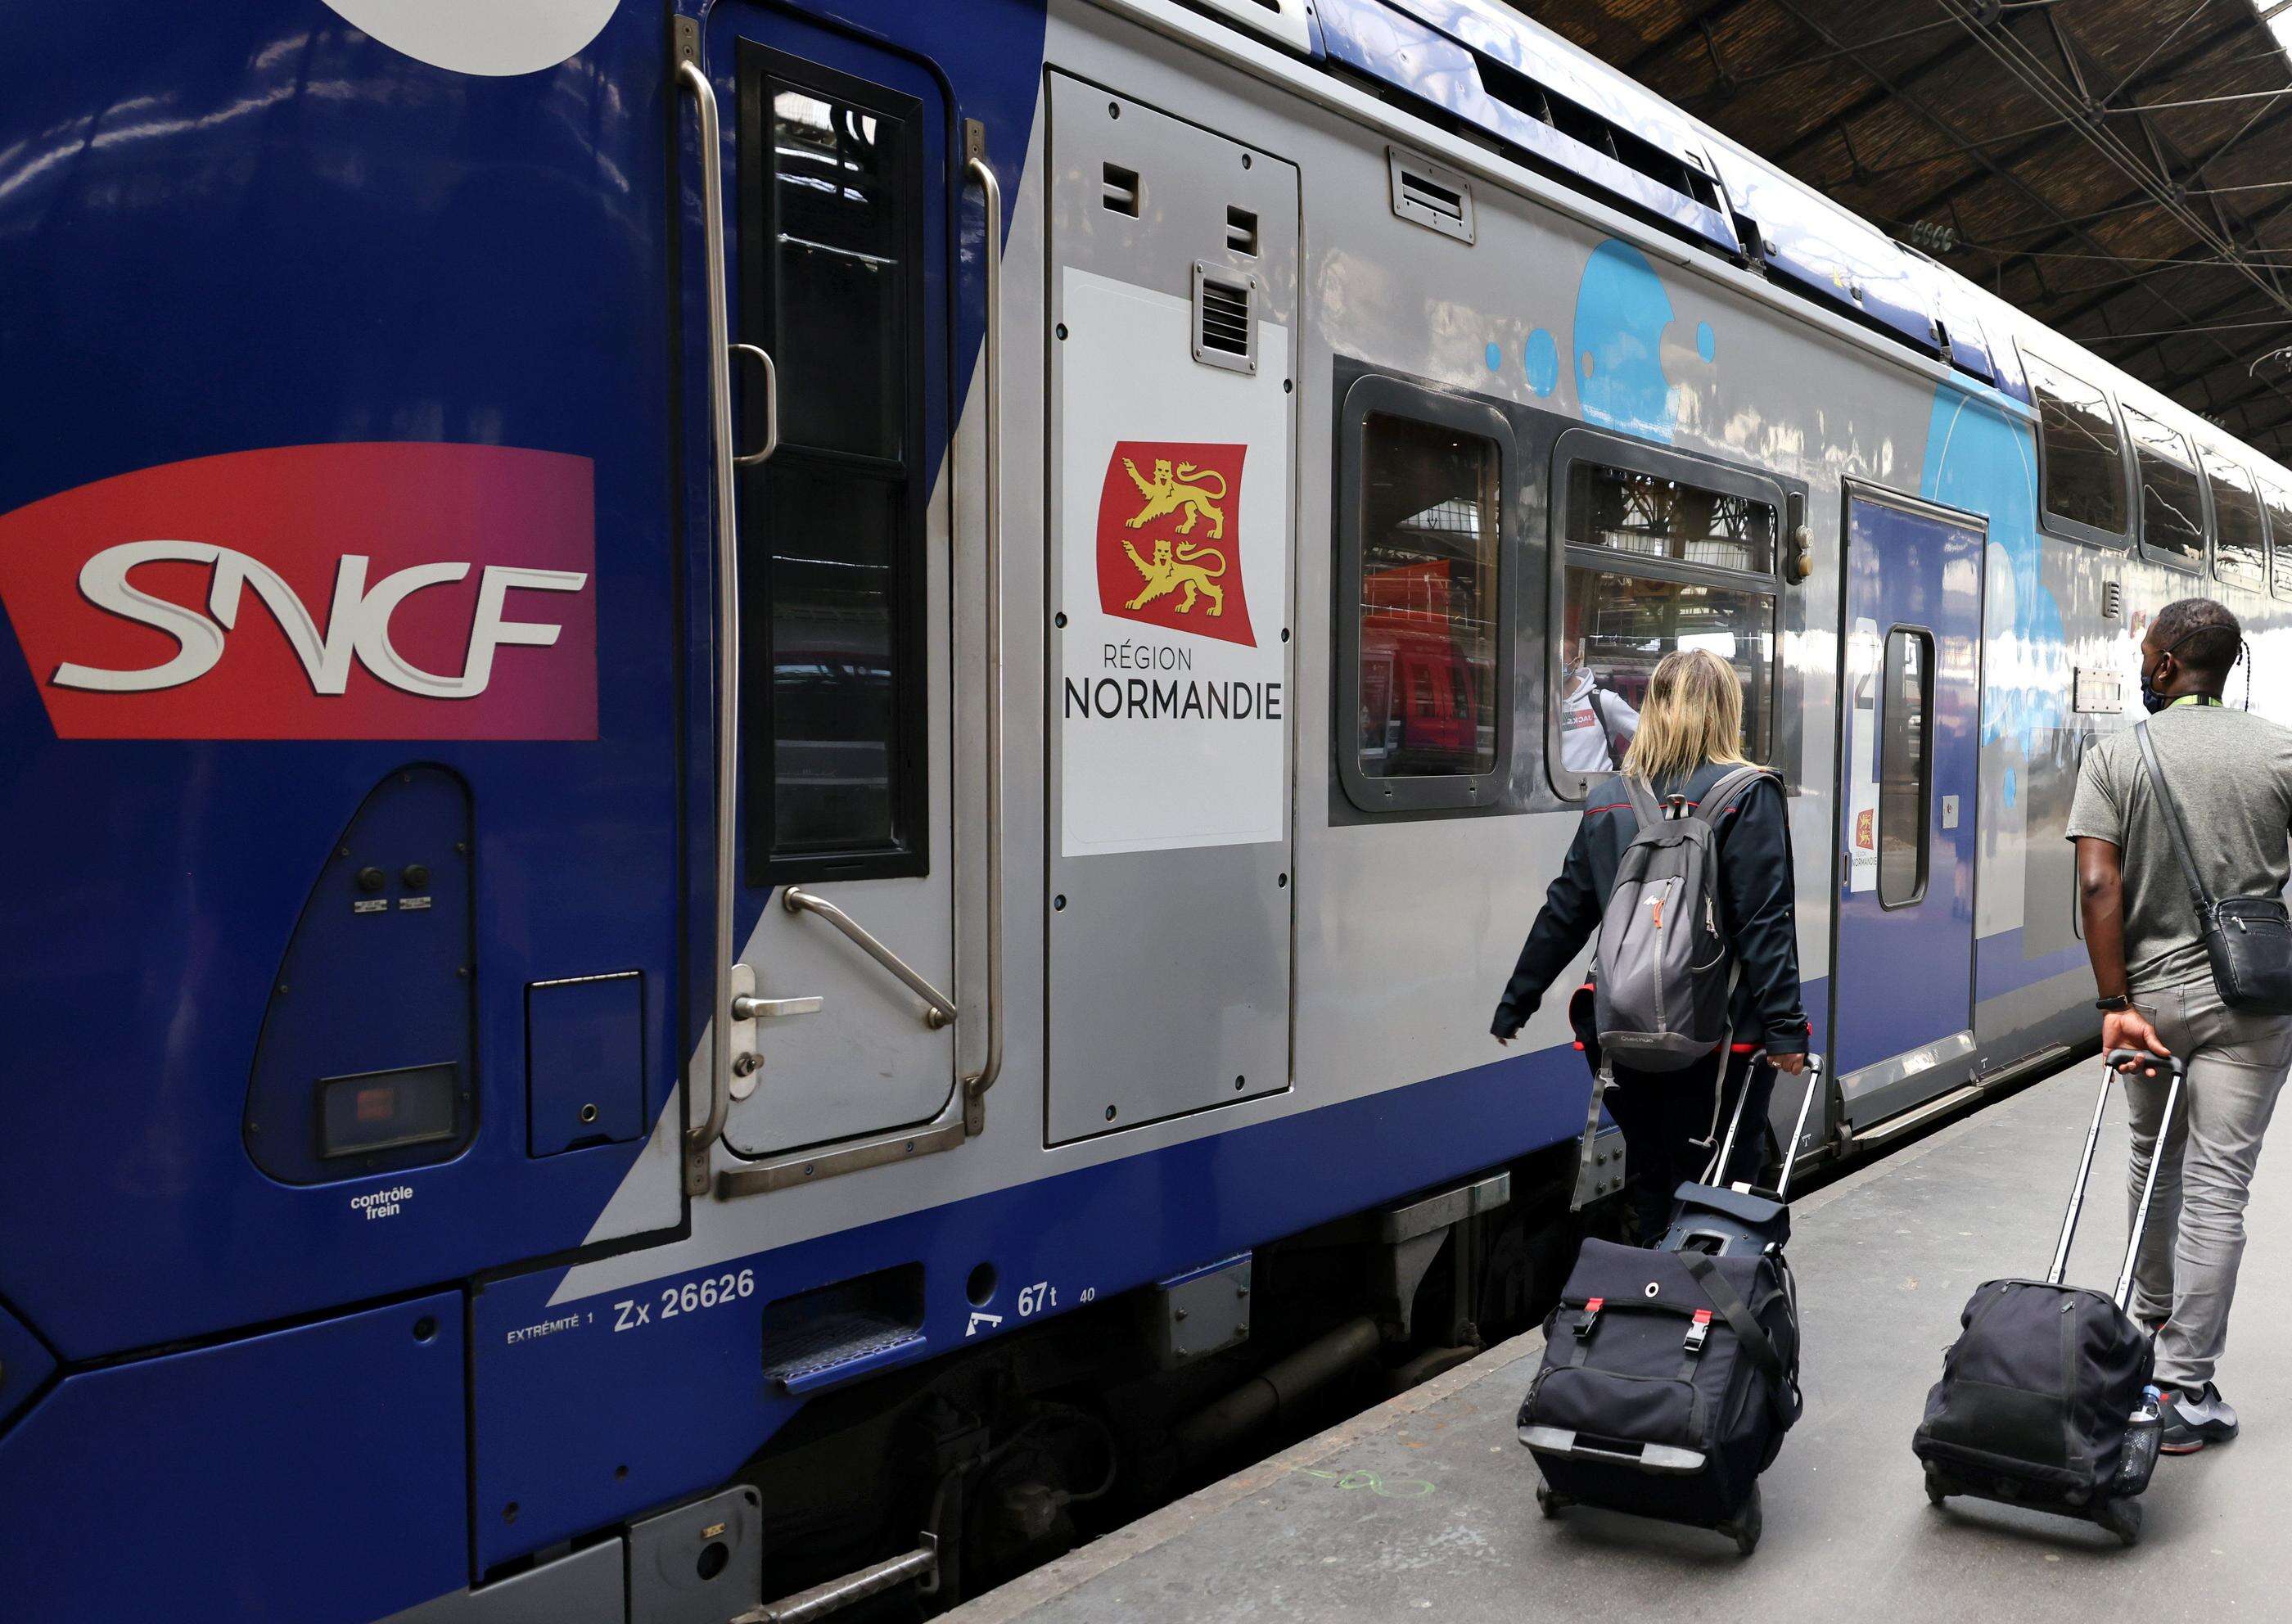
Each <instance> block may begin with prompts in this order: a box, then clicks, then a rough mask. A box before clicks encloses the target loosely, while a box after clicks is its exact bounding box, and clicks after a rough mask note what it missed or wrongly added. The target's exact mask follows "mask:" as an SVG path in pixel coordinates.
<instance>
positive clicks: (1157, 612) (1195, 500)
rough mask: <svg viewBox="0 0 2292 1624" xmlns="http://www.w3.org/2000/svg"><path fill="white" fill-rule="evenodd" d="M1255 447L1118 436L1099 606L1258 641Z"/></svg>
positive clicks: (1110, 464)
mask: <svg viewBox="0 0 2292 1624" xmlns="http://www.w3.org/2000/svg"><path fill="white" fill-rule="evenodd" d="M1248 450H1249V448H1248V447H1247V446H1246V445H1212V444H1207V443H1186V442H1181V441H1176V440H1119V441H1117V442H1116V444H1115V448H1114V450H1113V453H1112V455H1110V456H1109V457H1108V458H1107V459H1106V482H1105V484H1104V486H1103V487H1102V489H1100V491H1099V497H1098V606H1099V608H1100V610H1102V611H1103V612H1104V613H1106V614H1109V615H1114V616H1118V617H1119V618H1123V619H1125V620H1138V621H1142V622H1144V623H1145V624H1146V625H1148V626H1159V627H1160V628H1161V629H1163V630H1164V631H1168V632H1190V633H1192V634H1195V635H1196V636H1199V637H1216V638H1220V639H1223V641H1224V642H1238V643H1240V644H1241V645H1242V646H1244V647H1245V648H1252V649H1254V648H1255V647H1256V646H1257V638H1256V636H1255V634H1253V633H1252V632H1251V630H1250V626H1249V603H1248V601H1247V599H1246V598H1245V597H1244V596H1243V595H1242V585H1241V570H1240V563H1241V547H1242V537H1241V532H1240V527H1239V519H1240V513H1241V459H1242V458H1243V456H1246V455H1247V453H1248Z"/></svg>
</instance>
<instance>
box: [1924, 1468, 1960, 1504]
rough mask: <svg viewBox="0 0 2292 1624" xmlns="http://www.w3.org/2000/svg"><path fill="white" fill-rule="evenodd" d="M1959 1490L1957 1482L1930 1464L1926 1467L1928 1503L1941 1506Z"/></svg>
mask: <svg viewBox="0 0 2292 1624" xmlns="http://www.w3.org/2000/svg"><path fill="white" fill-rule="evenodd" d="M1957 1491H1958V1490H1957V1484H1956V1483H1952V1482H1950V1481H1949V1479H1948V1478H1947V1477H1944V1476H1943V1475H1941V1473H1939V1472H1937V1471H1935V1470H1934V1469H1933V1467H1932V1466H1928V1467H1927V1468H1926V1503H1927V1504H1928V1505H1930V1506H1939V1505H1941V1503H1942V1502H1943V1501H1944V1500H1946V1499H1949V1497H1950V1496H1951V1495H1953V1494H1956V1493H1957Z"/></svg>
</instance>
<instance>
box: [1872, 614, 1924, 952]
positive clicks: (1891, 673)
mask: <svg viewBox="0 0 2292 1624" xmlns="http://www.w3.org/2000/svg"><path fill="white" fill-rule="evenodd" d="M1932 724H1933V636H1932V635H1931V634H1928V633H1925V632H1921V631H1915V630H1912V629H1910V628H1909V627H1905V626H1896V627H1895V628H1894V629H1893V631H1891V632H1889V633H1887V634H1886V647H1885V654H1884V665H1883V666H1882V667H1881V668H1880V670H1879V688H1878V905H1879V906H1880V907H1881V908H1901V907H1905V906H1907V905H1908V904H1909V903H1912V902H1915V901H1917V900H1918V899H1919V898H1920V897H1922V896H1924V895H1925V889H1926V808H1927V804H1928V803H1929V802H1930V801H1931V800H1932V799H1933V796H1931V795H1930V794H1929V793H1928V791H1929V789H1930V788H1931V783H1930V780H1931V776H1932V772H1933V769H1932V766H1931V761H1932V753H1931V752H1930V751H1929V749H1928V748H1927V743H1926V740H1927V738H1928V730H1929V729H1930V727H1931V726H1932Z"/></svg>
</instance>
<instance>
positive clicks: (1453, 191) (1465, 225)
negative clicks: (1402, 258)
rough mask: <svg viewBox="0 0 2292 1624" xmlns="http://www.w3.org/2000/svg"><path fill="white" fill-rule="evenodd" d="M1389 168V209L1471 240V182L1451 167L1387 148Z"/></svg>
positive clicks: (1445, 233)
mask: <svg viewBox="0 0 2292 1624" xmlns="http://www.w3.org/2000/svg"><path fill="white" fill-rule="evenodd" d="M1385 151H1386V158H1387V161H1388V162H1389V163H1390V165H1391V166H1392V212H1393V213H1394V214H1398V215H1400V217H1401V218H1402V219H1403V220H1408V221H1414V222H1416V224H1418V225H1421V226H1423V227H1424V229H1425V230H1429V231H1438V232H1440V233H1441V235H1442V236H1444V237H1454V238H1457V240H1459V241H1460V242H1470V241H1472V240H1473V183H1472V182H1470V181H1468V180H1466V179H1465V177H1464V176H1463V175H1460V174H1457V173H1455V172H1454V171H1453V170H1448V169H1442V168H1440V167H1438V166H1435V165H1432V164H1427V163H1424V162H1423V161H1422V160H1420V159H1417V158H1408V157H1404V156H1403V155H1402V154H1401V152H1400V149H1398V148H1387V149H1385Z"/></svg>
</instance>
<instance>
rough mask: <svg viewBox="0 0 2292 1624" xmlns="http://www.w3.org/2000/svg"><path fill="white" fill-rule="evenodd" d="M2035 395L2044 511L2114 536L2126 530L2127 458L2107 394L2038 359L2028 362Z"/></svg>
mask: <svg viewBox="0 0 2292 1624" xmlns="http://www.w3.org/2000/svg"><path fill="white" fill-rule="evenodd" d="M2029 374H2030V390H2031V391H2032V392H2034V393H2035V394H2036V396H2037V398H2038V437H2039V440H2040V442H2041V447H2042V450H2043V456H2042V459H2041V463H2040V466H2041V468H2042V470H2043V473H2044V479H2045V492H2044V499H2045V508H2046V513H2049V514H2052V515H2053V516H2054V517H2055V518H2057V519H2067V520H2070V521H2072V522H2074V523H2077V524H2084V525H2090V526H2092V527H2093V528H2094V529H2097V530H2107V531H2109V532H2110V533H2111V534H2114V535H2122V534H2123V533H2124V531H2125V528H2126V526H2125V511H2126V510H2125V463H2124V456H2123V447H2122V444H2121V442H2120V441H2119V440H2118V433H2117V424H2116V422H2115V421H2114V419H2113V418H2112V417H2111V416H2110V410H2109V397H2108V396H2106V395H2104V394H2102V392H2101V391H2099V390H2098V389H2095V388H2094V387H2093V386H2092V385H2091V384H2084V383H2080V382H2079V381H2078V380H2077V379H2076V378H2073V377H2071V376H2069V374H2067V373H2065V372H2061V371H2057V370H2055V369H2054V368H2052V367H2049V366H2047V365H2046V364H2045V363H2044V362H2042V361H2038V360H2030V362H2029Z"/></svg>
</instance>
